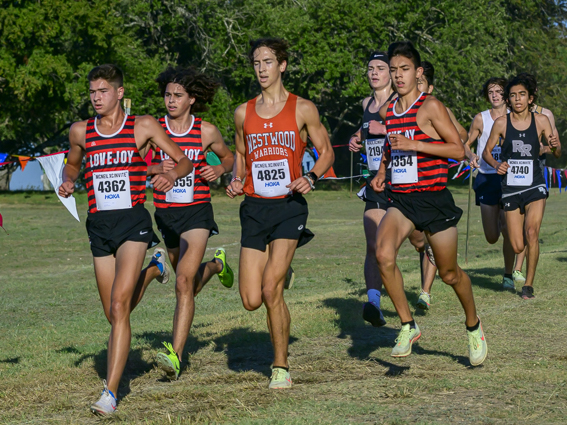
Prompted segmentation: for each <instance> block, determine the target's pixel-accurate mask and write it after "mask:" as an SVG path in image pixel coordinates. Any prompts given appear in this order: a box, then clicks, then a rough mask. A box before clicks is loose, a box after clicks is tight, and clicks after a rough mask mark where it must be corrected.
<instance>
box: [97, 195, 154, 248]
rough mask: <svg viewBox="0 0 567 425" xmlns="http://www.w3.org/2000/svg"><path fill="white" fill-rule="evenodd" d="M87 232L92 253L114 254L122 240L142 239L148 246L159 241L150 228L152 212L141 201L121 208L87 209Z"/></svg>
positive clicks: (137, 240)
mask: <svg viewBox="0 0 567 425" xmlns="http://www.w3.org/2000/svg"><path fill="white" fill-rule="evenodd" d="M87 234H88V235H89V242H90V244H91V251H92V253H93V257H106V256H108V255H116V251H117V250H118V248H119V247H120V246H121V245H122V244H123V243H124V242H126V241H134V242H146V243H147V244H148V249H149V248H151V247H153V246H155V245H157V244H158V243H159V239H158V237H157V236H156V235H155V233H154V231H153V229H152V216H151V215H150V213H149V212H148V210H146V208H144V204H136V205H135V206H134V207H132V208H128V209H124V210H113V211H98V212H96V213H89V214H88V216H87Z"/></svg>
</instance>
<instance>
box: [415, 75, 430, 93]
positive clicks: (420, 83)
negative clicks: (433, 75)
mask: <svg viewBox="0 0 567 425" xmlns="http://www.w3.org/2000/svg"><path fill="white" fill-rule="evenodd" d="M417 89H418V90H419V91H420V92H423V93H429V94H431V93H433V86H430V85H429V83H428V82H427V79H426V78H425V75H422V76H421V78H419V79H418V80H417Z"/></svg>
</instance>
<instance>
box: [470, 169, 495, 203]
mask: <svg viewBox="0 0 567 425" xmlns="http://www.w3.org/2000/svg"><path fill="white" fill-rule="evenodd" d="M473 189H474V192H475V201H476V205H480V204H484V205H500V200H501V199H502V176H500V175H498V174H483V173H478V174H477V176H476V178H475V180H474V183H473Z"/></svg>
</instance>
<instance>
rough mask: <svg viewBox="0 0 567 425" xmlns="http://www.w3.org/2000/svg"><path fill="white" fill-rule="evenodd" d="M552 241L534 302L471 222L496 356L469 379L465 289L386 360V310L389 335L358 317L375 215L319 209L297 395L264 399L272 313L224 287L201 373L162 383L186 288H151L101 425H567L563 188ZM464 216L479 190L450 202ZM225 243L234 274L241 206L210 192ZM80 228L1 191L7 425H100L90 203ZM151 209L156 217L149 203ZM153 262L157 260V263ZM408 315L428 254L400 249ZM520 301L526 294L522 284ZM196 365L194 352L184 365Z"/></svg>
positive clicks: (303, 263) (103, 334) (102, 347)
mask: <svg viewBox="0 0 567 425" xmlns="http://www.w3.org/2000/svg"><path fill="white" fill-rule="evenodd" d="M553 192H554V193H552V195H551V196H550V198H549V201H548V204H547V211H546V215H545V218H544V222H543V226H542V231H541V235H540V238H541V240H542V243H541V258H540V263H539V267H538V271H537V275H536V281H535V294H536V299H535V300H533V301H524V300H522V299H521V298H520V297H519V296H518V295H513V294H511V293H510V292H502V291H501V290H500V282H501V279H502V273H503V269H502V256H501V254H500V250H501V243H498V244H496V245H494V246H489V245H488V244H487V243H486V241H485V239H484V235H483V233H482V227H481V223H480V214H479V209H478V208H477V207H475V208H474V209H473V211H472V216H471V239H470V251H469V264H468V265H466V266H465V264H464V241H465V225H466V220H465V217H466V216H463V219H462V220H461V223H460V224H459V230H460V235H459V238H460V241H459V253H460V259H461V261H460V263H461V265H462V266H463V267H464V268H465V269H466V270H467V271H468V272H469V273H470V276H471V278H472V282H473V287H474V293H475V298H476V301H477V307H478V310H479V314H480V315H481V317H482V319H483V324H484V329H485V332H486V337H487V341H488V347H489V352H488V359H487V360H486V362H485V364H484V365H483V366H481V367H478V368H474V369H473V368H470V367H469V363H468V357H467V350H468V345H467V338H466V333H465V328H464V315H463V313H462V310H461V308H460V306H459V303H458V301H457V298H456V297H455V296H454V294H453V292H452V290H451V288H449V287H447V286H445V284H443V282H441V281H440V280H439V279H437V280H436V282H435V284H434V286H433V307H432V311H430V312H428V313H427V314H426V315H424V316H416V320H417V321H418V323H419V325H420V327H421V329H422V333H423V336H422V338H421V339H420V340H419V342H418V343H417V344H416V345H415V346H414V351H413V354H412V355H411V356H409V357H408V358H405V359H394V358H392V357H390V351H391V348H392V346H393V343H394V339H395V337H396V335H397V331H398V329H399V321H398V318H397V316H396V314H395V311H394V309H393V306H392V304H391V302H390V300H389V298H387V297H384V298H383V302H382V306H383V309H384V313H385V317H386V320H388V325H387V326H386V327H384V328H380V329H376V328H372V327H371V326H370V325H368V324H366V323H365V322H364V321H363V320H362V318H361V312H362V308H361V307H362V302H363V301H365V299H366V297H365V287H364V280H363V269H362V265H363V261H364V249H365V248H364V246H365V242H364V236H363V230H362V214H363V209H364V205H363V203H362V202H361V201H359V200H358V199H357V198H356V197H353V198H349V194H348V192H347V191H318V192H316V193H314V194H312V195H309V196H308V201H309V206H310V219H309V228H310V229H311V230H313V232H314V233H315V234H316V237H315V239H314V240H313V242H311V243H310V244H309V245H307V247H304V248H300V249H299V250H298V251H297V253H296V256H295V260H294V262H293V267H294V268H295V270H296V275H297V279H296V283H295V285H294V288H293V289H291V290H290V291H287V292H286V300H287V302H288V305H289V309H290V311H291V317H292V331H291V345H290V366H291V371H292V378H293V380H294V384H295V385H294V387H293V388H292V389H291V390H289V391H282V392H274V391H268V389H267V385H268V375H269V367H270V361H271V356H272V351H271V344H270V340H269V335H268V333H267V328H266V320H265V316H266V313H265V310H264V309H263V308H262V309H259V310H258V311H255V312H252V313H250V312H247V311H245V310H244V309H243V307H242V305H241V302H240V298H239V295H238V290H237V288H236V286H235V287H234V288H232V289H231V290H227V289H226V288H224V287H222V285H220V284H219V283H218V280H217V279H216V278H214V279H213V280H212V281H211V282H210V283H209V284H208V286H207V287H205V289H204V290H203V292H202V293H201V294H200V295H199V296H198V297H197V301H196V305H197V307H196V316H195V322H194V326H193V329H192V332H191V335H190V337H189V341H188V346H187V349H188V351H189V353H190V355H189V363H188V368H187V369H186V370H184V371H183V372H182V375H181V376H180V379H179V380H178V381H176V382H166V381H164V380H163V379H162V373H161V372H160V371H159V370H158V369H157V367H156V363H155V361H154V359H155V355H156V353H157V352H158V351H160V350H161V349H162V347H161V341H163V340H170V333H171V324H172V317H173V310H174V306H175V292H174V287H173V285H171V284H169V285H166V286H163V285H160V284H158V283H156V282H154V283H152V284H151V285H150V287H149V288H148V291H147V293H146V296H145V298H144V300H143V301H142V303H141V305H140V306H139V307H138V308H137V309H136V310H135V311H134V313H133V315H132V331H133V338H132V349H131V353H130V357H129V361H128V365H127V367H126V371H125V374H124V377H123V380H122V384H121V388H120V391H119V398H120V404H119V406H118V413H117V414H116V415H115V416H114V417H113V418H110V419H103V420H102V422H118V423H121V422H124V423H143V424H168V423H174V424H180V423H190V422H191V423H231V424H234V423H242V424H265V423H270V424H303V423H337V424H343V423H352V424H358V423H388V424H406V423H412V424H413V423H418V424H434V423H439V424H448V423H450V424H458V423H482V424H484V423H488V424H491V423H530V424H535V423H537V424H544V423H565V422H566V421H567V387H566V383H567V342H566V341H567V314H566V313H567V286H566V284H565V283H566V280H567V240H566V234H567V232H566V231H565V226H566V225H565V223H566V221H567V211H566V208H565V206H566V205H567V195H563V194H561V195H558V194H557V193H556V192H557V190H556V189H554V191H553ZM453 193H454V195H455V199H456V201H457V203H458V204H459V206H460V207H461V208H463V209H464V210H465V211H466V206H467V205H466V191H465V189H456V190H453ZM213 204H214V208H215V215H216V219H217V222H218V224H219V227H220V230H221V234H220V235H219V236H215V237H213V238H212V239H211V240H210V243H209V248H208V250H207V254H206V258H207V259H209V258H212V255H213V249H214V248H215V247H218V246H224V247H225V248H226V249H227V252H228V258H229V261H231V263H232V266H233V267H234V268H235V269H237V259H238V250H239V235H240V227H239V219H238V202H237V201H230V200H229V199H227V198H226V197H225V196H222V195H221V194H220V193H218V194H215V196H213ZM78 205H79V210H80V215H81V220H82V222H81V223H78V222H76V221H75V220H74V219H73V218H72V217H71V216H70V215H69V214H68V213H67V212H66V210H65V209H64V207H63V206H62V205H61V204H60V203H59V202H58V200H57V198H56V197H55V196H54V195H53V194H48V195H46V194H31V195H30V194H23V193H19V194H0V213H2V215H3V216H4V222H5V227H6V228H7V230H8V231H9V232H10V235H6V234H5V233H4V232H2V231H1V230H0V246H1V250H0V328H1V329H2V336H1V337H0V422H1V423H10V424H12V423H25V424H28V423H29V424H39V423H53V424H55V423H57V424H66V423H81V424H85V423H96V422H99V421H100V419H97V418H95V417H94V416H92V415H91V413H90V412H89V410H88V407H89V405H90V404H91V403H92V402H93V401H96V400H97V399H98V396H99V394H100V391H101V388H102V384H101V380H102V379H103V378H104V377H105V372H106V343H107V338H108V333H109V331H110V326H109V325H108V323H107V321H106V319H105V318H104V314H103V312H102V307H101V303H100V301H99V299H98V293H97V290H96V286H95V279H94V273H93V268H92V257H91V254H90V250H89V245H88V241H87V236H86V231H85V229H84V219H85V216H86V197H85V195H84V194H83V195H79V197H78ZM147 205H148V208H149V209H150V210H151V211H152V212H153V206H152V205H151V203H148V204H147ZM148 259H149V255H148ZM399 264H400V268H401V270H402V272H403V273H404V277H405V284H406V291H407V293H408V298H409V300H410V303H412V304H414V303H415V301H416V300H417V296H418V295H419V269H418V255H417V253H415V251H414V250H413V249H412V248H411V246H410V245H409V244H408V243H406V244H404V246H403V247H402V249H401V251H400V263H399ZM518 289H519V288H518ZM184 360H187V354H185V356H184Z"/></svg>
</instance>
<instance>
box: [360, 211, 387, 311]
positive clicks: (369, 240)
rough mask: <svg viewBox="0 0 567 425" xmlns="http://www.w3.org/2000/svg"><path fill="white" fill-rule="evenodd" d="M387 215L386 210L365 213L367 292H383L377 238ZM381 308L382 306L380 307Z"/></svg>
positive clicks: (365, 274) (365, 275)
mask: <svg viewBox="0 0 567 425" xmlns="http://www.w3.org/2000/svg"><path fill="white" fill-rule="evenodd" d="M384 215H386V211H385V210H381V209H378V208H377V209H372V210H368V211H365V212H364V219H363V223H364V235H365V236H366V259H365V260H364V280H365V282H366V290H367V291H368V290H370V289H376V290H378V291H381V290H382V278H381V277H380V270H378V262H377V261H376V237H377V233H378V226H379V225H380V221H382V218H383V217H384ZM378 307H380V306H378Z"/></svg>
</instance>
